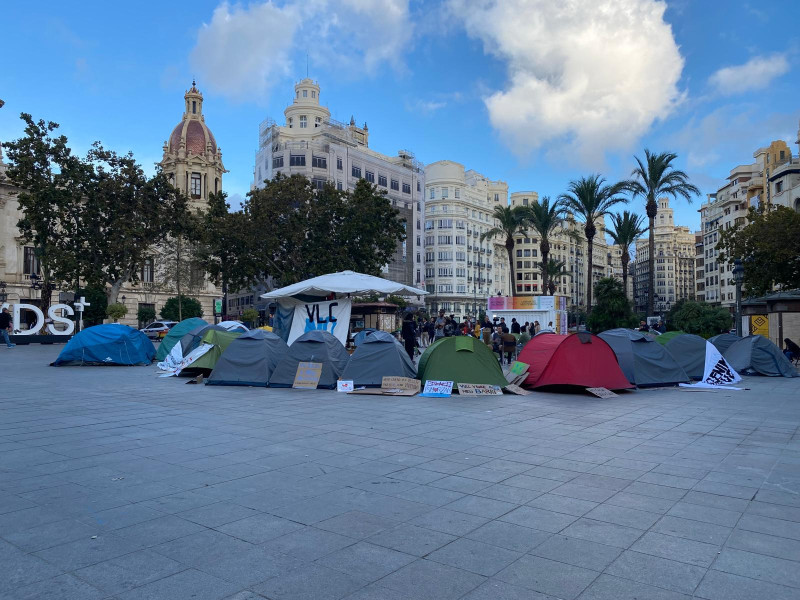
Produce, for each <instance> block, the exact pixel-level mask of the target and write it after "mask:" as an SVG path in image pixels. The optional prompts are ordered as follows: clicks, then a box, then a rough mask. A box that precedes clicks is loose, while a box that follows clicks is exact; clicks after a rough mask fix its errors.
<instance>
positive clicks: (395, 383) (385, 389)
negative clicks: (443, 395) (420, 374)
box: [349, 376, 420, 396]
mask: <svg viewBox="0 0 800 600" xmlns="http://www.w3.org/2000/svg"><path fill="white" fill-rule="evenodd" d="M419 390H420V380H419V379H412V378H411V377H397V376H387V377H384V378H383V379H382V380H381V387H379V388H364V389H360V390H353V391H352V392H349V393H350V394H364V395H367V396H414V395H416V394H417V393H419Z"/></svg>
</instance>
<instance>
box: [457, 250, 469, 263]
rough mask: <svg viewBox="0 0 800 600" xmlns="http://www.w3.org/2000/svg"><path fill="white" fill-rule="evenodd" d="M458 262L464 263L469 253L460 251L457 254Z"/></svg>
mask: <svg viewBox="0 0 800 600" xmlns="http://www.w3.org/2000/svg"><path fill="white" fill-rule="evenodd" d="M456 260H458V261H462V262H463V261H465V260H467V253H466V252H464V251H463V250H462V251H460V252H456Z"/></svg>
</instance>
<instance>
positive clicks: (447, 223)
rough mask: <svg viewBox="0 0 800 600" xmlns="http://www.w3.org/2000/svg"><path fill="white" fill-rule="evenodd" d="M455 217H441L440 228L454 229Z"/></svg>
mask: <svg viewBox="0 0 800 600" xmlns="http://www.w3.org/2000/svg"><path fill="white" fill-rule="evenodd" d="M452 228H453V219H439V229H452Z"/></svg>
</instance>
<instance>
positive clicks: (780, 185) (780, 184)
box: [775, 181, 783, 194]
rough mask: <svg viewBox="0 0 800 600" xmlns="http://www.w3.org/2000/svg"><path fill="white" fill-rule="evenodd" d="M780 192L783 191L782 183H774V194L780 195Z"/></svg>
mask: <svg viewBox="0 0 800 600" xmlns="http://www.w3.org/2000/svg"><path fill="white" fill-rule="evenodd" d="M782 191H783V182H782V181H776V182H775V193H776V194H780V193H781V192H782Z"/></svg>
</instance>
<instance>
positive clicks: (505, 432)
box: [0, 346, 800, 600]
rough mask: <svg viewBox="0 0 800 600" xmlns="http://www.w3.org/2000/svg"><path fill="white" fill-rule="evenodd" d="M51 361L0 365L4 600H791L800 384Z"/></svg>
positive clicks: (47, 351)
mask: <svg viewBox="0 0 800 600" xmlns="http://www.w3.org/2000/svg"><path fill="white" fill-rule="evenodd" d="M59 350H60V348H58V347H47V346H41V347H40V346H29V347H22V346H18V347H17V348H15V349H13V350H6V349H5V348H0V368H2V380H0V598H3V599H13V600H25V599H37V600H38V599H43V598H52V599H57V600H70V599H75V600H78V599H79V600H94V599H111V598H114V599H119V600H140V599H141V600H144V599H149V600H154V599H165V600H181V599H183V598H192V599H193V600H217V599H228V598H230V599H236V600H255V599H260V598H270V599H273V600H299V599H305V598H307V599H313V600H335V599H339V598H347V599H348V600H372V599H374V600H409V599H431V600H451V599H452V600H455V599H458V598H463V599H464V600H517V599H520V600H521V599H525V600H531V599H535V600H544V599H553V598H560V599H563V600H572V599H574V598H579V599H581V600H604V599H608V600H632V599H634V598H637V599H640V600H678V599H684V598H690V597H694V598H705V599H710V600H745V599H753V600H756V599H757V600H766V599H769V600H797V598H800V434H799V433H798V425H799V424H800V379H794V380H789V379H771V378H757V377H750V378H746V380H745V382H744V384H745V386H746V387H748V388H750V389H749V390H747V391H740V392H735V391H725V392H691V391H683V390H679V389H675V388H671V389H656V390H646V391H637V392H634V393H626V394H623V395H621V396H620V397H619V398H614V399H610V400H600V399H596V398H593V397H590V396H583V395H567V394H549V393H536V394H534V395H532V396H528V397H520V396H508V395H506V396H502V397H492V398H474V399H460V398H458V397H455V398H452V399H426V398H420V397H413V398H380V397H375V396H373V397H370V396H359V397H352V396H345V395H343V394H337V393H335V392H327V391H299V390H264V389H250V388H220V387H215V388H208V387H204V386H198V385H185V381H186V380H184V379H159V378H157V377H156V375H155V373H156V370H155V367H129V368H118V367H66V368H58V369H57V368H51V367H48V366H45V365H46V364H47V363H48V362H50V361H51V360H53V359H54V358H55V356H56V354H57V352H58V351H59Z"/></svg>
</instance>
